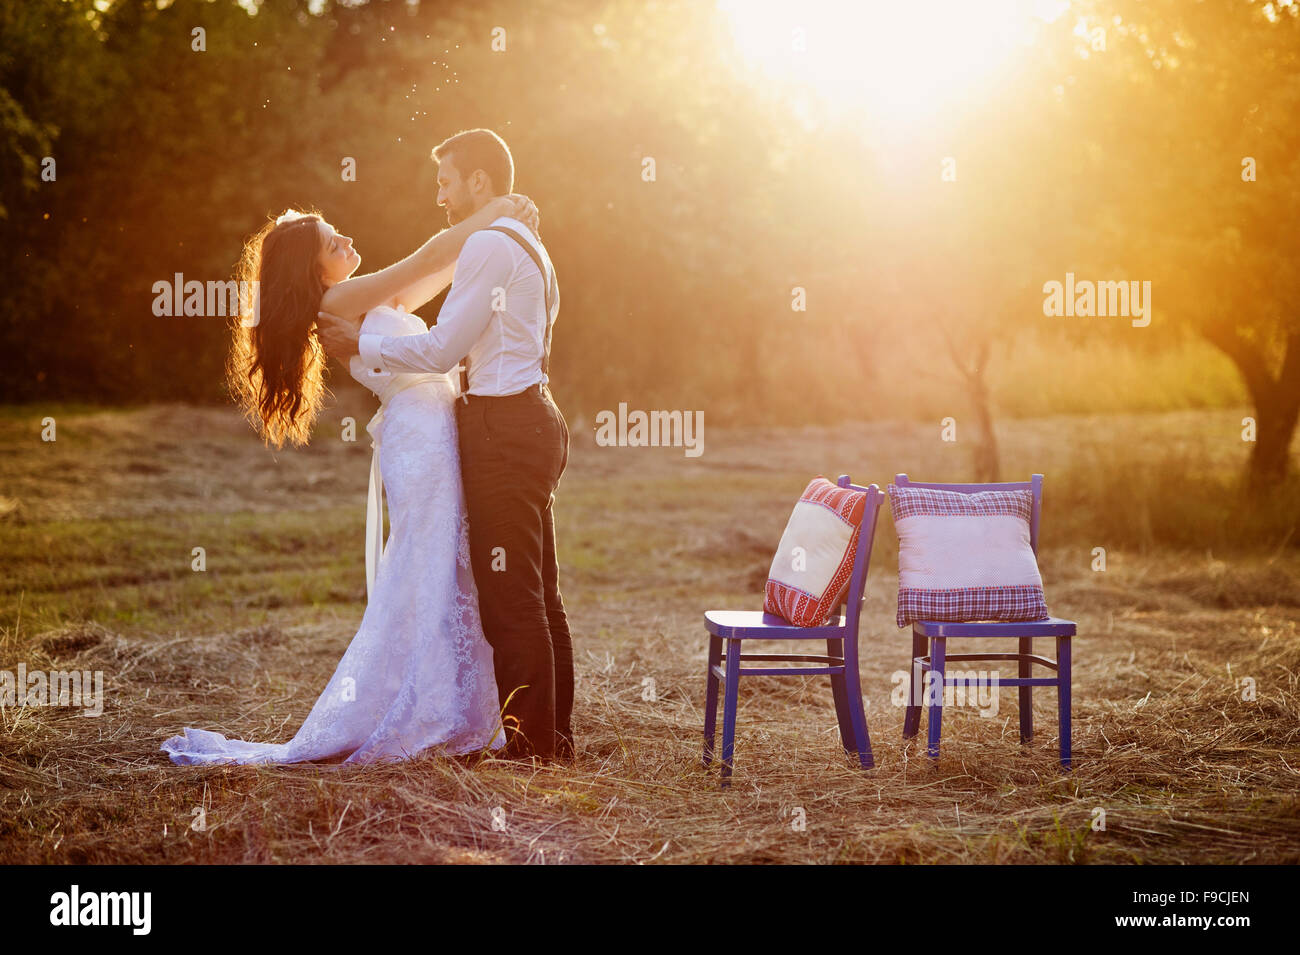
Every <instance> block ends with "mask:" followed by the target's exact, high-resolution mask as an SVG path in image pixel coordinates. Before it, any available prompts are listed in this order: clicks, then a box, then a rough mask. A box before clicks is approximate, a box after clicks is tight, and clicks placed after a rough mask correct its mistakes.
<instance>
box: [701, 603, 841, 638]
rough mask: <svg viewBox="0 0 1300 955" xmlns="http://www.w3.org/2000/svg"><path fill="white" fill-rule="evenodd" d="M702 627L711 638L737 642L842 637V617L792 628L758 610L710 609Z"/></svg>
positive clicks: (781, 620)
mask: <svg viewBox="0 0 1300 955" xmlns="http://www.w3.org/2000/svg"><path fill="white" fill-rule="evenodd" d="M704 626H705V628H706V629H707V630H708V631H709V633H711V634H713V635H714V636H715V637H726V638H728V639H733V640H734V639H740V640H825V639H827V638H828V637H829V638H832V639H834V638H836V637H842V636H844V618H843V617H831V619H830V621H829V622H828V623H826V624H825V625H823V626H820V627H796V626H795V625H794V624H792V623H790V622H789V621H788V620H786V619H784V618H783V617H778V616H777V615H776V614H774V613H763V612H762V611H759V610H710V611H708V612H707V613H705V614H704Z"/></svg>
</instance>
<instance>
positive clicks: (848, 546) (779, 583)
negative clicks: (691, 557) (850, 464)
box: [763, 476, 867, 627]
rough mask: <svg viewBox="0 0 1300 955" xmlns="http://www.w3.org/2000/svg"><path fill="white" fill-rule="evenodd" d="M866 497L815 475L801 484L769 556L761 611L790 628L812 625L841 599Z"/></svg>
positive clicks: (823, 618) (820, 621) (819, 622)
mask: <svg viewBox="0 0 1300 955" xmlns="http://www.w3.org/2000/svg"><path fill="white" fill-rule="evenodd" d="M866 506H867V495H866V494H865V493H863V492H862V491H854V490H851V489H850V488H844V487H840V486H838V485H836V484H832V483H831V482H830V481H828V480H826V478H824V477H820V476H819V477H816V478H814V479H813V480H812V481H810V482H809V483H808V486H807V487H806V488H804V492H803V494H801V495H800V496H799V501H798V503H796V504H795V506H794V513H792V514H791V515H790V520H789V522H788V523H787V524H786V526H785V533H784V534H782V535H781V543H780V545H778V547H777V549H776V556H775V557H773V558H772V568H771V570H769V571H768V573H767V587H766V588H765V590H764V593H763V609H764V610H765V611H767V612H768V613H773V614H776V615H777V616H780V617H783V618H785V619H786V620H788V621H789V622H790V623H792V624H794V625H795V626H796V627H818V626H821V625H822V624H824V623H826V621H827V620H828V619H829V618H830V614H831V611H832V610H834V609H835V607H836V605H837V604H839V602H840V601H841V600H842V599H843V598H844V594H845V591H847V590H848V587H849V578H850V577H851V576H852V575H853V558H854V556H855V555H856V553H857V549H858V534H859V533H860V532H861V530H862V515H863V513H864V511H865V510H866Z"/></svg>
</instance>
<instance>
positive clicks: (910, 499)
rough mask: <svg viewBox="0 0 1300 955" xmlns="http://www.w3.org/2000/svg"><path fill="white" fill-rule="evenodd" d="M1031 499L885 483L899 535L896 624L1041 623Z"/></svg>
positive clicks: (1043, 605)
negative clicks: (1031, 523) (1032, 540)
mask: <svg viewBox="0 0 1300 955" xmlns="http://www.w3.org/2000/svg"><path fill="white" fill-rule="evenodd" d="M1033 506H1034V493H1033V491H1030V490H1021V491H979V492H977V493H973V494H962V493H960V492H958V491H940V490H937V489H935V488H925V487H899V486H898V485H896V484H891V485H889V507H890V510H891V511H892V513H893V515H894V529H895V530H896V531H898V625H899V626H900V627H905V626H907V625H908V624H909V623H915V622H916V621H918V620H939V621H948V622H962V621H975V620H1008V621H1015V620H1042V619H1043V618H1045V617H1046V616H1047V600H1046V598H1045V597H1044V596H1043V578H1042V577H1041V576H1040V575H1039V573H1038V561H1037V560H1036V559H1035V557H1034V550H1033V548H1032V547H1031V546H1030V543H1029V520H1030V516H1031V514H1032V513H1033Z"/></svg>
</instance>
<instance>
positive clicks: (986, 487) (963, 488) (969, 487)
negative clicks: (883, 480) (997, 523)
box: [894, 474, 1043, 557]
mask: <svg viewBox="0 0 1300 955" xmlns="http://www.w3.org/2000/svg"><path fill="white" fill-rule="evenodd" d="M894 483H895V484H897V485H898V486H899V487H928V488H934V489H935V490H937V491H956V492H957V493H958V494H977V493H979V492H980V491H1033V492H1034V510H1033V513H1032V515H1031V516H1030V518H1029V546H1030V547H1031V548H1033V551H1034V556H1035V557H1037V556H1038V519H1039V517H1040V516H1041V515H1042V513H1043V476H1042V475H1041V474H1035V475H1032V476H1031V477H1030V478H1029V480H1028V481H1006V482H1003V483H1001V484H922V483H920V482H919V481H912V480H909V479H908V477H907V475H906V474H896V475H894Z"/></svg>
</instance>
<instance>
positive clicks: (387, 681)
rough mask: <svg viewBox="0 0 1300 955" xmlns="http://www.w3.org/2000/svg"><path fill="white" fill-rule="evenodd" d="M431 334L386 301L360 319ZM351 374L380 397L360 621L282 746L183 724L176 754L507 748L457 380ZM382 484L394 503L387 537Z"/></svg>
mask: <svg viewBox="0 0 1300 955" xmlns="http://www.w3.org/2000/svg"><path fill="white" fill-rule="evenodd" d="M426 330H427V329H426V328H425V325H424V322H423V321H421V320H420V318H419V317H418V316H416V315H411V314H409V313H407V312H406V311H405V310H403V309H400V308H389V307H387V306H384V307H380V308H376V309H373V310H371V311H370V312H368V313H367V314H366V317H365V320H364V322H363V323H362V331H364V332H366V333H376V334H380V335H415V334H419V333H422V332H424V331H426ZM351 372H352V377H353V378H355V379H357V381H359V382H361V383H362V384H363V385H365V386H366V387H367V388H369V389H370V390H371V391H373V392H375V394H376V395H378V396H379V399H380V409H379V412H378V413H377V414H376V415H375V417H374V419H372V420H371V422H370V424H368V425H367V426H366V430H367V431H369V432H370V434H371V437H372V438H373V440H374V446H375V456H374V458H375V460H374V463H373V465H372V468H371V495H370V503H369V505H368V514H367V528H366V531H367V547H366V556H367V565H368V566H367V586H368V588H369V600H368V603H367V606H366V611H365V615H364V616H363V617H362V618H361V627H360V629H359V630H358V631H357V634H356V636H355V637H353V639H352V642H351V644H349V645H348V649H347V652H345V653H344V654H343V659H342V660H340V661H339V664H338V668H337V669H336V670H335V671H334V675H333V676H332V677H331V678H330V681H329V683H328V684H326V686H325V690H324V692H322V693H321V695H320V698H319V699H317V701H316V704H315V705H314V706H313V707H312V709H311V712H310V713H309V714H308V715H307V719H306V722H304V723H303V724H302V728H301V729H299V730H298V732H297V734H296V735H295V736H294V737H293V739H291V740H289V742H287V743H255V742H251V741H246V740H238V739H227V738H226V737H225V736H222V735H221V734H220V733H214V732H211V731H209V730H200V729H193V728H187V729H186V730H185V731H184V735H182V736H173V737H172V738H171V739H169V740H167V741H166V742H165V743H163V745H162V749H163V751H164V752H166V753H168V754H169V755H170V756H171V759H172V761H173V762H175V763H185V764H196V763H197V764H209V763H294V762H304V761H307V760H319V759H326V758H330V757H337V756H339V755H342V754H345V753H346V754H348V755H347V758H346V759H345V760H344V762H346V763H366V762H372V761H375V760H384V759H389V760H391V759H404V758H407V757H411V756H414V755H416V754H417V753H419V752H421V751H423V750H426V749H429V748H431V747H436V748H437V751H438V752H442V753H447V754H458V753H468V752H473V751H477V750H482V749H488V748H491V749H498V748H500V747H501V746H503V745H504V744H505V733H504V731H503V730H502V728H501V719H500V713H499V710H498V701H497V688H496V679H495V676H494V674H493V670H492V648H491V647H490V646H489V645H488V643H487V641H486V640H485V639H484V636H483V627H482V624H481V622H480V620H479V609H478V595H477V591H476V590H475V586H474V575H473V573H472V571H471V569H470V562H469V522H468V519H467V517H466V513H465V499H464V493H463V491H462V488H461V476H460V453H459V448H458V445H457V438H456V413H455V407H454V403H455V401H456V398H457V386H456V385H455V384H453V382H452V379H451V378H450V377H448V376H447V375H440V374H418V375H416V374H389V375H377V374H374V373H373V372H372V371H371V370H370V369H368V368H364V367H362V363H361V359H360V358H359V357H355V356H354V357H353V359H352V365H351ZM380 472H382V485H381V482H380V481H379V480H377V479H378V478H379V476H380ZM380 486H382V488H383V490H384V491H385V492H386V493H387V496H388V500H389V508H388V516H389V525H390V532H389V537H388V541H387V544H386V545H385V544H384V543H383V542H382V534H383V517H382V515H383V509H382V503H381V495H380V493H379V490H380ZM381 552H382V556H380V553H381Z"/></svg>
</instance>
